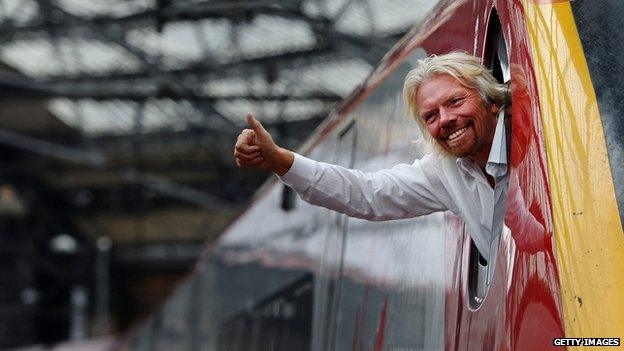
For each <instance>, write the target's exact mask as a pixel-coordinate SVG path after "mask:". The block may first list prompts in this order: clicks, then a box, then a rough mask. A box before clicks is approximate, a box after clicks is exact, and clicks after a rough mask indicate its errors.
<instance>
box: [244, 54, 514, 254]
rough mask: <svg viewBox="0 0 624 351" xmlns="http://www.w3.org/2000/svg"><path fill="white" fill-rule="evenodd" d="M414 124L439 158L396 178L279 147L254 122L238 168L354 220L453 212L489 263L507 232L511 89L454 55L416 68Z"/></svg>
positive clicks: (409, 94) (403, 168) (408, 81)
mask: <svg viewBox="0 0 624 351" xmlns="http://www.w3.org/2000/svg"><path fill="white" fill-rule="evenodd" d="M403 94H404V98H405V103H406V105H407V110H408V113H409V115H410V117H412V118H414V119H415V120H416V123H417V124H418V125H419V126H420V128H421V130H422V131H423V133H422V134H423V135H424V136H425V137H426V138H428V139H430V142H432V143H433V144H434V145H435V146H436V150H437V152H435V153H433V154H429V155H425V156H424V157H423V158H422V159H419V160H418V159H417V160H415V161H414V163H413V164H411V165H408V164H400V165H397V166H395V167H393V168H392V169H385V170H380V171H377V172H373V173H363V172H360V171H357V170H350V169H346V168H343V167H340V166H335V165H330V164H326V163H322V162H316V161H313V160H310V159H308V158H306V157H303V156H301V155H298V154H295V153H293V152H292V151H289V150H286V149H283V148H280V147H279V146H277V145H276V144H275V143H274V141H273V139H272V138H271V135H270V134H269V133H268V132H267V131H266V130H265V129H264V128H263V127H262V125H261V124H260V122H258V121H257V120H256V119H255V118H254V117H253V116H252V115H251V114H248V115H247V122H248V123H249V126H250V127H251V129H245V130H243V132H242V133H241V134H240V135H239V137H238V140H237V142H236V146H235V148H234V156H235V158H236V164H237V165H238V166H239V167H242V168H261V169H266V170H269V171H272V172H274V173H276V174H277V175H278V176H279V177H280V179H281V180H282V181H283V182H284V183H285V184H287V185H289V186H290V187H292V188H293V189H294V190H295V191H297V192H298V193H299V195H300V196H301V197H302V198H303V199H304V200H306V201H308V202H310V203H312V204H315V205H319V206H323V207H326V208H329V209H332V210H336V211H338V212H342V213H345V214H347V215H349V216H353V217H359V218H365V219H369V220H390V219H399V218H409V217H415V216H421V215H425V214H429V213H432V212H437V211H445V210H450V211H452V212H454V213H456V214H457V215H459V216H460V217H461V218H462V219H463V220H464V222H465V223H466V225H467V227H468V231H469V232H470V234H471V236H472V238H473V240H474V242H475V245H476V246H477V248H478V249H479V251H480V252H481V254H482V255H483V256H484V257H485V258H486V259H487V258H489V257H490V252H491V251H492V252H493V251H494V250H496V247H494V246H495V245H496V244H497V243H498V240H496V239H497V238H498V235H499V234H500V233H501V230H502V228H503V217H504V210H505V200H506V197H507V184H508V178H509V176H508V170H507V143H506V132H505V124H504V108H503V105H504V104H505V100H506V99H507V95H508V92H507V87H506V85H502V84H499V83H498V82H497V81H496V79H495V78H494V77H493V76H492V75H491V73H490V72H489V71H488V70H487V69H486V68H485V67H483V66H482V65H481V64H480V62H479V59H477V58H476V57H473V56H470V55H468V54H465V53H460V52H454V53H449V54H446V55H439V56H435V55H434V56H430V57H428V58H426V59H423V60H419V61H418V64H417V67H416V68H414V69H413V70H412V71H410V72H409V73H408V74H407V76H406V78H405V85H404V88H403Z"/></svg>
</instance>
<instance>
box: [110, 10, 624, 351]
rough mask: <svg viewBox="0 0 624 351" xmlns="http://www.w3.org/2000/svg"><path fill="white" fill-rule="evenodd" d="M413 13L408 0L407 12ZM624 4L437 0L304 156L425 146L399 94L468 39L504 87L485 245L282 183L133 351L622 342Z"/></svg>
mask: <svg viewBox="0 0 624 351" xmlns="http://www.w3.org/2000/svg"><path fill="white" fill-rule="evenodd" d="M406 11H409V9H406ZM622 28H624V3H622V2H620V1H618V0H605V1H601V2H600V3H597V2H591V1H589V0H576V1H572V2H570V1H556V0H553V1H547V0H522V1H521V0H509V1H506V0H496V1H495V0H469V1H453V0H446V1H445V0H442V1H439V3H438V4H437V5H436V6H435V8H434V9H433V10H432V12H431V13H430V14H429V15H428V16H427V19H426V20H425V21H423V22H422V23H420V24H418V25H416V27H414V28H413V30H412V31H410V33H409V34H408V35H406V36H405V37H404V38H403V39H402V40H401V41H400V42H399V43H398V44H397V45H396V46H395V47H394V48H393V50H391V51H390V52H389V53H388V54H387V55H386V56H385V57H384V59H383V60H382V61H381V62H380V64H379V66H378V67H377V69H376V70H375V71H374V72H373V73H371V75H370V76H369V77H368V78H367V79H366V81H365V82H363V83H362V84H361V85H360V86H359V87H358V89H356V91H354V92H353V93H352V94H351V95H350V96H349V97H348V98H347V99H346V100H345V101H344V102H343V103H342V104H341V105H340V106H339V107H338V108H337V109H336V110H335V111H334V112H333V113H332V114H331V115H330V116H329V117H328V118H327V120H326V121H325V122H324V123H323V124H322V125H321V126H320V127H319V128H318V129H317V130H316V131H315V132H314V133H312V135H311V137H310V139H309V140H308V141H307V142H306V144H305V145H304V147H303V148H302V150H301V152H302V153H304V154H306V155H309V156H310V157H311V158H313V159H316V160H320V161H326V162H330V163H334V164H340V165H343V166H347V167H351V168H357V169H360V170H363V171H374V170H378V169H381V168H387V167H391V166H393V165H395V164H397V163H401V162H406V163H411V162H412V161H413V159H414V158H419V157H422V156H423V155H425V154H426V153H428V152H431V150H430V146H429V145H428V144H427V143H426V142H425V141H423V139H422V137H421V135H420V134H419V133H420V132H419V130H418V128H417V126H416V125H415V123H414V122H413V121H411V120H409V119H408V118H406V117H405V116H406V113H405V107H404V104H403V101H402V94H401V92H402V84H403V78H404V77H405V74H406V73H407V72H408V71H409V70H410V69H411V67H412V66H413V64H414V62H415V60H416V59H419V58H423V57H426V56H428V55H431V54H441V53H446V52H449V51H452V50H463V51H466V52H468V53H471V54H474V55H476V56H479V57H481V58H482V59H483V62H484V63H485V64H486V65H487V66H488V67H490V68H491V69H492V71H493V73H494V75H495V76H496V77H497V78H498V79H499V80H501V82H507V83H509V84H510V87H511V108H510V109H508V111H509V112H510V113H509V115H510V116H509V117H508V120H509V121H510V125H511V136H510V150H511V151H510V157H511V158H510V160H511V162H510V163H511V169H510V172H511V173H510V184H509V197H508V204H507V208H506V209H505V213H504V216H505V227H504V230H503V232H502V234H501V235H500V237H499V240H497V241H496V242H495V243H496V245H497V247H494V250H491V251H492V252H493V253H492V254H491V256H490V257H483V256H482V255H480V253H479V252H478V250H477V249H476V247H475V246H474V244H473V243H472V239H471V237H470V233H468V232H467V229H466V227H465V225H464V224H463V222H462V221H461V220H460V219H459V218H458V217H457V216H455V215H453V214H452V213H450V212H445V213H434V214H431V215H428V216H424V217H420V218H414V219H405V220H394V221H388V222H369V221H366V220H361V219H354V218H348V217H346V216H344V215H340V214H337V213H334V212H331V211H329V210H326V209H322V208H318V207H314V206H311V205H309V204H307V203H305V202H303V201H301V200H300V199H299V198H297V197H296V194H294V193H293V192H292V190H290V189H289V188H286V187H284V186H283V185H281V183H280V182H279V181H277V180H276V179H271V180H270V181H268V182H267V184H265V185H264V186H263V188H262V189H261V190H260V191H259V192H258V193H257V194H256V196H255V197H254V199H253V201H252V202H251V204H250V205H249V206H248V208H247V210H246V211H245V212H244V213H243V214H242V215H241V216H240V217H239V218H237V219H236V220H235V221H234V222H233V223H232V224H231V225H230V226H229V228H228V229H227V230H226V231H225V232H224V233H223V234H222V235H221V236H220V238H219V240H218V241H217V242H216V243H214V244H212V245H210V246H209V247H208V248H207V249H206V251H205V253H204V255H203V257H202V259H201V260H200V261H199V262H198V264H197V267H196V269H195V272H193V274H192V275H191V276H190V277H189V278H188V279H187V280H186V281H185V282H184V283H183V284H182V285H180V287H179V288H178V289H177V290H176V292H175V294H174V295H173V296H172V297H171V298H170V299H169V300H168V301H167V302H166V303H165V304H164V305H163V306H162V308H161V309H160V310H158V311H156V312H155V313H154V314H153V315H152V316H151V317H150V318H149V319H148V320H147V321H145V322H144V323H142V324H141V325H140V326H138V327H137V328H136V329H135V330H134V331H133V332H132V333H130V334H128V335H127V336H125V337H124V338H122V339H121V341H120V342H121V344H120V346H121V347H122V348H125V349H133V350H159V349H162V350H177V349H180V350H228V351H229V350H232V351H234V350H308V349H311V350H439V349H446V350H545V349H563V347H561V346H556V345H554V344H553V339H554V338H558V337H579V338H580V337H605V338H622V337H624V299H623V298H622V297H621V294H622V293H621V291H624V233H623V231H622V218H623V217H624V211H623V206H624V204H623V201H624V200H623V198H624V189H623V187H624V182H623V181H622V173H623V171H622V158H623V152H622V151H623V138H624V137H623V135H624V133H623V132H624V131H623V128H624V126H623V123H622V118H623V114H622V112H623V111H622V110H623V109H622V107H621V105H619V104H618V103H616V102H620V101H622V100H623V98H624V93H623V89H622V78H621V74H620V72H622V69H621V68H624V67H622V66H623V63H622V61H621V60H620V58H619V54H620V53H622V52H624V34H622Z"/></svg>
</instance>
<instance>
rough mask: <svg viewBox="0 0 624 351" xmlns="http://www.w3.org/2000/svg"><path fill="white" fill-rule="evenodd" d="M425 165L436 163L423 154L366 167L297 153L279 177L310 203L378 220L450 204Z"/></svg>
mask: <svg viewBox="0 0 624 351" xmlns="http://www.w3.org/2000/svg"><path fill="white" fill-rule="evenodd" d="M429 167H436V166H435V165H434V164H433V159H432V157H429V156H425V158H423V159H422V160H416V161H414V163H413V164H411V165H409V164H399V165H396V166H394V167H393V168H391V169H384V170H380V171H377V172H371V173H364V172H362V171H358V170H353V169H347V168H344V167H341V166H337V165H331V164H328V163H323V162H317V161H314V160H311V159H309V158H306V157H304V156H301V155H299V154H295V159H294V162H293V165H292V166H291V168H290V169H289V170H288V172H287V173H286V174H284V175H283V176H282V177H281V180H282V182H284V183H285V184H286V185H288V186H290V187H291V188H293V189H294V190H295V191H296V192H297V193H298V194H299V195H300V196H301V198H302V199H303V200H305V201H307V202H309V203H311V204H313V205H318V206H322V207H326V208H329V209H331V210H335V211H338V212H341V213H344V214H347V215H349V216H351V217H358V218H364V219H368V220H373V221H382V220H390V219H400V218H410V217H416V216H421V215H425V214H429V213H432V212H436V211H444V210H446V209H448V206H447V204H448V201H449V196H448V193H447V191H446V189H445V188H444V187H443V185H442V182H441V181H440V179H439V177H437V176H436V173H435V171H433V170H432V169H427V168H429ZM445 203H446V204H445Z"/></svg>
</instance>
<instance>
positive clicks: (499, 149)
mask: <svg viewBox="0 0 624 351" xmlns="http://www.w3.org/2000/svg"><path fill="white" fill-rule="evenodd" d="M457 165H459V167H461V168H462V169H463V170H464V172H468V173H470V172H472V171H475V170H476V169H478V167H477V166H476V165H475V162H474V161H473V160H471V159H469V158H467V157H461V158H457ZM475 167H476V168H475ZM507 169H508V162H507V132H506V127H505V108H504V107H501V109H500V110H499V112H498V115H497V117H496V129H495V131H494V138H493V140H492V147H491V148H490V154H489V155H488V160H487V163H486V164H485V172H487V174H489V175H491V176H492V177H494V179H495V180H498V179H500V178H502V177H504V176H505V175H507Z"/></svg>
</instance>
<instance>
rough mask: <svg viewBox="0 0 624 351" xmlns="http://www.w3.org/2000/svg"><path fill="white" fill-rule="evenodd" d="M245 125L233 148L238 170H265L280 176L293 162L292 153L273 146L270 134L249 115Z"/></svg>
mask: <svg viewBox="0 0 624 351" xmlns="http://www.w3.org/2000/svg"><path fill="white" fill-rule="evenodd" d="M247 124H248V125H249V127H250V128H251V129H244V130H243V131H242V132H241V133H240V135H239V136H238V139H237V140H236V145H235V146H234V158H235V160H236V165H237V166H238V167H240V168H257V169H265V170H268V171H271V172H274V173H277V175H279V176H282V175H284V174H285V173H286V172H288V170H289V169H290V166H292V163H293V161H294V155H293V153H292V152H290V151H288V150H286V149H283V148H281V147H279V146H277V145H276V144H275V142H274V141H273V138H272V137H271V134H269V132H267V131H266V129H264V127H263V126H262V124H261V123H260V122H258V120H257V119H255V118H254V116H253V115H252V114H251V113H248V114H247Z"/></svg>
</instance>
